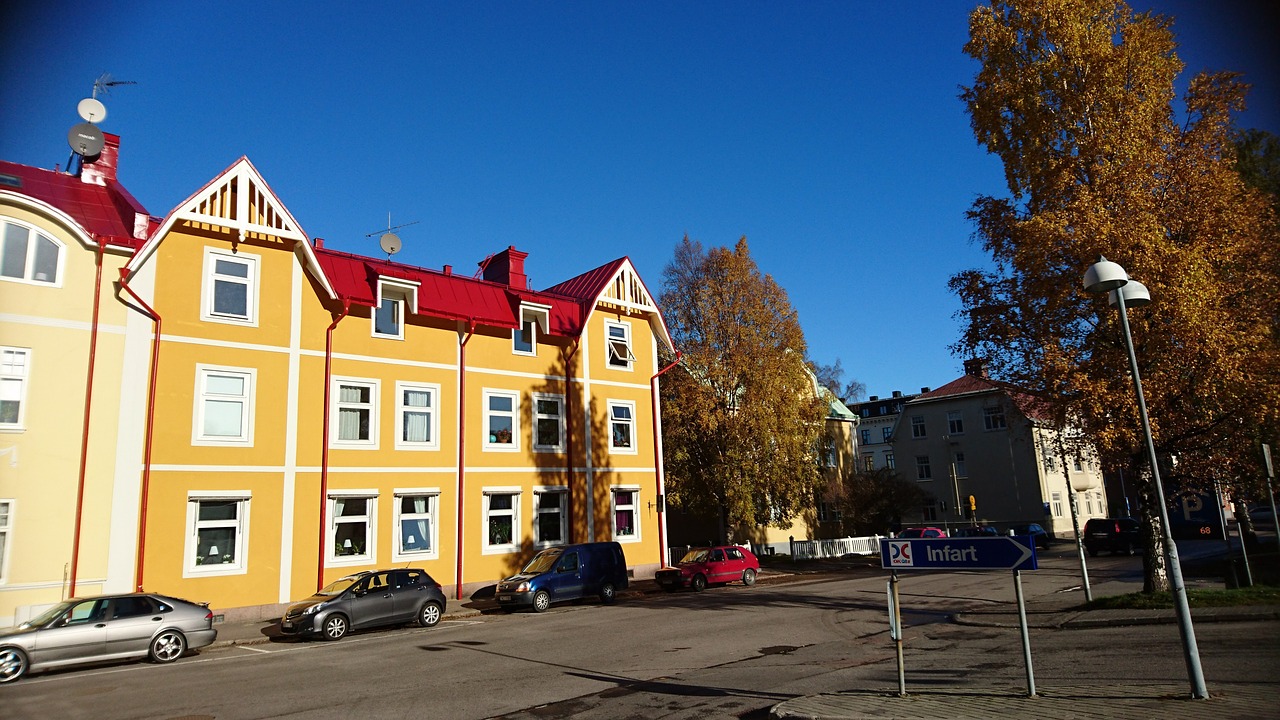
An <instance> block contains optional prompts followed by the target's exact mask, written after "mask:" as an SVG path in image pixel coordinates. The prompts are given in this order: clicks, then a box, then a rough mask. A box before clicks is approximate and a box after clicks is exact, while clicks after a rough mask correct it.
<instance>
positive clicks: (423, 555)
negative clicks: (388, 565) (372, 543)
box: [391, 488, 440, 563]
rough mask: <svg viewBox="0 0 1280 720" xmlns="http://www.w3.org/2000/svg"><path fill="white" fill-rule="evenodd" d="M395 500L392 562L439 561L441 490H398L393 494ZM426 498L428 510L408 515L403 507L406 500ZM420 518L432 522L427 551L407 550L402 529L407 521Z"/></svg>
mask: <svg viewBox="0 0 1280 720" xmlns="http://www.w3.org/2000/svg"><path fill="white" fill-rule="evenodd" d="M392 496H393V497H394V498H395V513H394V514H395V522H393V523H392V525H391V560H392V562H397V563H399V562H410V561H414V560H438V559H439V558H440V488H396V489H395V490H394V491H393V492H392ZM418 497H424V498H426V499H427V510H426V512H422V513H406V512H404V508H403V507H401V505H402V502H403V501H404V500H405V499H406V498H418ZM419 517H423V518H426V519H427V520H428V522H430V528H429V531H428V533H427V535H428V537H427V542H428V543H429V548H428V549H427V550H405V549H404V548H403V547H402V543H401V541H402V540H403V539H404V538H403V537H402V536H401V534H400V528H401V526H402V524H403V522H404V521H405V520H410V521H413V520H415V519H417V518H419Z"/></svg>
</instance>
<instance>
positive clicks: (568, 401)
mask: <svg viewBox="0 0 1280 720" xmlns="http://www.w3.org/2000/svg"><path fill="white" fill-rule="evenodd" d="M581 343H582V338H581V337H576V338H574V339H573V350H571V351H569V356H568V357H567V358H565V361H564V480H565V482H566V483H568V487H569V492H568V494H567V495H568V503H569V506H568V507H566V508H565V509H564V512H565V517H567V518H568V519H569V522H568V525H569V542H574V540H575V538H574V535H575V533H574V531H573V409H572V408H573V375H572V372H573V365H572V361H573V356H574V355H577V354H578V348H579V347H580V346H581ZM587 492H591V490H590V488H588V489H587Z"/></svg>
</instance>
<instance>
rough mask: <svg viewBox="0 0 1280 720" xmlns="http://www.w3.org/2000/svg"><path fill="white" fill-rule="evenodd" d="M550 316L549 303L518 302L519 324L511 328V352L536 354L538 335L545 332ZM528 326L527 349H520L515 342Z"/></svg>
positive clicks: (515, 353)
mask: <svg viewBox="0 0 1280 720" xmlns="http://www.w3.org/2000/svg"><path fill="white" fill-rule="evenodd" d="M550 317H551V306H550V305H538V304H534V303H527V302H526V303H520V326H519V327H516V328H513V329H512V330H511V352H512V354H514V355H528V356H534V355H537V354H538V335H539V334H540V333H542V334H545V333H546V332H547V324H548V321H549V319H550ZM526 328H528V332H529V349H528V350H523V349H521V348H520V347H519V346H518V345H517V343H518V342H519V340H520V336H521V334H523V333H524V332H525V329H526Z"/></svg>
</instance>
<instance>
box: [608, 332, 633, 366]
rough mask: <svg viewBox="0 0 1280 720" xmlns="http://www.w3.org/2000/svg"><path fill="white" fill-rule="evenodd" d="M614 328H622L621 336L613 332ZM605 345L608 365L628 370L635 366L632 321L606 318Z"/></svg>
mask: <svg viewBox="0 0 1280 720" xmlns="http://www.w3.org/2000/svg"><path fill="white" fill-rule="evenodd" d="M612 330H621V331H622V332H621V335H620V337H615V336H614V335H613V334H612V332H611V331H612ZM604 346H605V366H606V367H608V368H611V369H613V370H626V371H628V372H629V371H630V370H631V369H632V368H633V366H634V365H635V361H636V356H635V355H633V354H632V352H631V323H629V322H623V321H620V320H605V321H604ZM624 353H625V354H624Z"/></svg>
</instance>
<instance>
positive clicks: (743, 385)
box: [659, 237, 826, 527]
mask: <svg viewBox="0 0 1280 720" xmlns="http://www.w3.org/2000/svg"><path fill="white" fill-rule="evenodd" d="M663 281H664V288H663V292H662V295H661V297H660V298H659V303H660V304H661V306H662V312H663V317H664V318H665V319H666V321H667V324H668V329H669V330H670V333H671V338H672V341H673V342H674V344H675V346H676V347H677V348H679V349H680V351H681V352H682V353H683V358H682V361H681V367H680V368H679V369H677V370H674V371H672V372H669V373H667V374H666V375H664V376H663V383H662V410H663V413H662V414H663V417H662V433H663V438H662V440H663V450H664V454H665V456H666V457H665V459H666V464H665V469H666V478H667V493H668V496H669V498H670V500H671V502H672V503H674V504H676V505H678V506H680V507H681V508H683V509H685V510H687V511H690V512H695V513H701V514H715V513H721V515H720V517H722V518H723V519H724V520H725V522H726V523H727V525H728V526H730V527H736V526H739V525H744V524H746V525H763V524H768V523H772V524H774V525H778V526H781V527H787V526H789V524H790V518H792V517H793V516H795V515H796V514H797V513H798V512H799V511H800V510H803V509H806V508H809V507H812V505H813V502H814V497H815V488H816V487H817V484H818V481H819V477H820V476H819V473H818V463H817V459H818V456H817V449H818V443H819V438H820V433H821V432H822V429H823V418H824V417H825V410H826V407H825V405H824V404H823V403H821V402H820V401H819V400H818V399H817V397H816V394H815V392H814V387H813V383H812V381H811V380H810V378H809V376H808V374H807V373H806V372H805V369H804V356H805V341H804V333H803V331H802V330H801V329H800V321H799V318H798V316H797V315H796V311H795V309H794V308H792V306H791V302H790V300H789V299H788V298H787V294H786V292H785V291H784V290H783V289H782V288H781V287H780V286H779V285H778V284H777V283H776V282H775V281H774V280H773V278H772V277H770V276H769V275H763V274H761V272H760V270H759V268H758V267H757V266H756V263H755V261H754V260H753V259H752V258H751V254H750V252H749V251H748V249H747V241H746V238H742V239H741V240H739V241H738V243H737V245H736V246H734V248H733V249H728V248H711V249H710V250H704V249H703V247H702V245H701V243H698V242H694V241H690V240H689V238H688V237H685V238H684V240H683V241H681V243H680V244H679V245H678V246H677V247H676V251H675V256H674V258H673V259H672V261H671V263H670V264H669V265H668V266H667V267H666V269H665V270H664V272H663Z"/></svg>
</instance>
